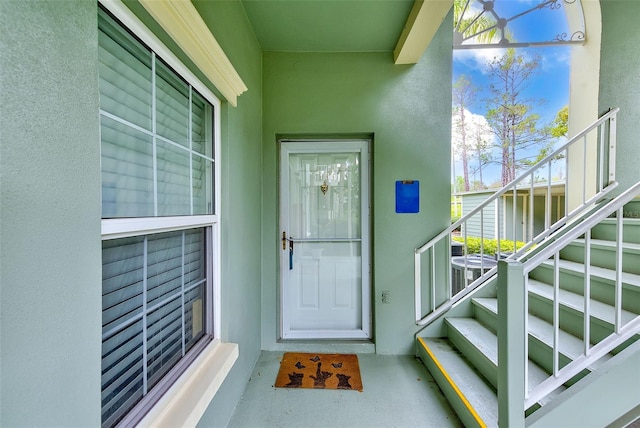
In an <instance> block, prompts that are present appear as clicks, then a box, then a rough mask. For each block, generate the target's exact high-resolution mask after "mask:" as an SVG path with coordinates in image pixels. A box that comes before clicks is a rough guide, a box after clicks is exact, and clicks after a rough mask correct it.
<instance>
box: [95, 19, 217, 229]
mask: <svg viewBox="0 0 640 428" xmlns="http://www.w3.org/2000/svg"><path fill="white" fill-rule="evenodd" d="M99 29H100V31H99V39H98V42H99V49H100V50H99V60H100V64H99V67H100V68H99V73H100V108H101V131H102V217H103V218H121V217H155V216H176V215H203V214H214V213H215V211H214V210H215V207H214V205H213V185H214V179H213V177H214V170H213V168H214V165H213V164H214V161H215V160H214V158H213V131H214V130H213V107H212V106H211V104H209V103H207V102H205V101H204V98H203V97H202V96H201V95H200V94H198V93H197V92H196V91H195V90H194V89H193V87H192V86H190V85H189V84H188V83H186V82H185V81H184V80H183V79H182V78H180V77H179V76H178V75H177V74H176V73H175V72H174V71H173V70H172V69H171V68H170V67H169V66H167V65H166V64H165V63H164V62H162V60H160V59H159V58H157V57H156V55H155V54H154V53H153V52H152V51H150V50H149V49H148V48H146V46H144V45H143V44H142V43H141V42H139V41H138V40H137V39H135V38H134V37H133V36H131V35H130V34H129V33H128V32H127V31H126V30H125V29H123V28H122V27H121V26H120V25H119V24H118V23H117V22H115V20H113V18H111V17H110V16H109V15H108V14H107V13H106V12H104V11H102V10H100V13H99Z"/></svg>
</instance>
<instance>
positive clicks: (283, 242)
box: [282, 231, 293, 270]
mask: <svg viewBox="0 0 640 428" xmlns="http://www.w3.org/2000/svg"><path fill="white" fill-rule="evenodd" d="M287 242H289V270H292V269H293V239H292V238H289V239H287V232H284V231H283V232H282V249H283V250H286V249H287Z"/></svg>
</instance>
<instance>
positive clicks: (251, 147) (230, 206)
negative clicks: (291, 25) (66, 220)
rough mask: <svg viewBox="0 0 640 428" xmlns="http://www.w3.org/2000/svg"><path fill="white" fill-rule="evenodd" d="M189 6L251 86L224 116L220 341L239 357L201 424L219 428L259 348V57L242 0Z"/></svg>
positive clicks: (231, 406)
mask: <svg viewBox="0 0 640 428" xmlns="http://www.w3.org/2000/svg"><path fill="white" fill-rule="evenodd" d="M193 3H194V5H195V6H196V8H197V9H198V10H199V11H200V13H201V15H202V16H203V18H204V20H205V22H207V24H208V25H209V26H210V28H211V32H212V33H213V35H214V36H215V38H216V40H217V41H218V43H219V44H220V45H221V46H222V49H223V50H224V52H225V54H226V55H227V57H228V58H229V60H230V61H231V63H232V64H233V66H234V68H235V69H236V71H237V72H238V74H240V77H242V80H243V81H244V83H245V84H246V85H247V87H248V88H249V90H248V91H247V92H245V93H244V94H242V95H241V96H240V97H239V98H238V106H237V107H231V106H229V105H228V104H226V103H225V109H224V110H223V115H222V140H223V141H222V144H223V145H222V222H223V228H222V320H223V321H222V338H223V340H224V341H229V342H234V343H238V344H239V347H240V356H239V358H238V361H236V363H235V365H234V368H233V370H232V371H231V373H230V375H229V377H227V379H226V380H225V382H224V384H223V385H222V388H221V389H220V390H219V391H218V393H217V394H216V397H215V398H214V400H213V402H212V403H211V405H210V406H209V409H208V410H207V412H206V413H205V414H204V415H203V417H202V419H201V420H200V424H199V426H207V427H209V426H221V427H222V426H226V424H227V422H228V420H229V418H230V417H231V414H232V412H233V410H234V409H235V406H236V403H237V402H238V400H239V399H240V396H241V395H242V393H243V392H244V388H245V386H246V384H247V381H248V380H249V376H250V375H251V372H252V370H253V366H254V365H255V362H256V360H257V359H258V356H259V355H260V350H261V346H260V282H261V276H260V275H261V268H260V266H261V255H260V237H261V227H262V226H261V208H262V155H261V151H262V53H261V51H260V47H259V45H258V43H257V41H256V39H255V36H254V34H253V30H252V29H251V27H250V25H249V22H248V20H247V18H246V15H245V13H244V9H243V7H242V4H241V3H240V2H238V1H215V2H211V1H207V0H198V1H193ZM205 3H206V9H205V8H203V7H202V6H203V5H204V4H205Z"/></svg>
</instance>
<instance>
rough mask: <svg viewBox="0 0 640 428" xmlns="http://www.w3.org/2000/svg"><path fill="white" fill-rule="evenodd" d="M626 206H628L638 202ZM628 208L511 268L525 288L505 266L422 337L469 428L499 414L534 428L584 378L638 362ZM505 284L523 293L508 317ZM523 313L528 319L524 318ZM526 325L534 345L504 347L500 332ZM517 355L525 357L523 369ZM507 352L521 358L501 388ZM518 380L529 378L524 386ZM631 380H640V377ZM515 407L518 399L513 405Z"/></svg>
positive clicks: (637, 243) (639, 272) (635, 247)
mask: <svg viewBox="0 0 640 428" xmlns="http://www.w3.org/2000/svg"><path fill="white" fill-rule="evenodd" d="M634 187H637V189H636V190H633V193H632V194H631V196H627V197H626V201H629V200H631V199H632V198H633V197H634V196H635V195H636V193H640V183H638V185H636V186H634ZM622 203H627V204H628V205H627V207H633V204H640V202H631V203H628V202H625V201H622V202H620V203H619V204H622ZM621 206H622V205H620V206H616V207H613V208H611V209H615V212H616V213H617V217H616V218H604V219H602V220H600V219H597V221H598V222H597V223H595V222H594V221H593V220H592V221H591V223H593V225H592V224H591V223H589V221H585V222H576V224H574V225H573V226H567V227H566V229H568V230H569V232H567V233H565V236H562V237H559V238H558V241H557V245H556V247H557V248H556V247H554V248H552V249H551V250H545V249H543V248H541V249H540V250H539V251H538V252H537V254H536V252H535V251H534V252H533V255H532V256H531V257H529V259H526V260H521V261H518V262H513V266H515V267H516V268H518V269H520V270H519V271H518V272H520V275H521V277H520V278H521V280H520V281H519V282H520V284H518V281H516V282H515V283H509V282H507V281H506V280H504V279H500V276H501V275H503V272H506V271H507V265H508V264H509V263H508V262H503V263H504V267H503V268H502V269H503V270H502V271H501V268H500V267H499V268H498V276H494V277H493V278H492V279H490V280H489V282H488V283H486V284H485V285H483V286H482V289H481V291H478V292H475V293H471V294H469V295H468V297H467V299H465V300H466V301H467V302H466V304H459V305H458V306H457V307H455V308H453V309H451V310H449V311H447V312H446V313H445V314H444V315H442V316H441V317H440V319H439V320H437V321H434V322H432V324H430V325H428V326H427V327H426V328H425V329H424V330H422V331H421V332H420V333H419V334H418V335H417V336H418V337H417V354H418V356H419V357H420V358H421V359H422V361H423V362H424V364H425V365H426V367H427V368H428V370H429V372H430V373H431V374H432V375H433V377H434V378H435V380H436V381H437V383H438V385H439V386H440V388H441V389H442V391H443V392H444V395H445V396H446V397H447V399H448V400H449V402H450V403H451V405H452V407H453V408H454V409H455V411H456V412H457V414H458V415H459V417H460V419H461V420H462V422H463V423H464V424H465V426H467V427H471V426H488V427H494V426H498V417H499V415H500V419H501V420H504V421H505V423H501V424H500V425H501V426H507V425H520V422H522V425H523V426H524V422H525V421H526V422H527V425H530V423H529V422H531V421H533V420H534V419H535V418H531V419H529V418H530V417H531V415H535V412H536V411H537V410H538V409H540V408H543V409H544V407H545V405H547V404H548V403H551V402H553V401H554V400H557V399H559V398H560V397H563V398H561V399H567V397H569V396H571V395H575V393H576V392H577V391H579V390H580V389H582V388H584V387H585V386H584V385H585V384H583V383H581V380H582V379H583V378H585V376H587V375H588V374H589V373H591V372H594V371H595V372H597V371H599V370H600V371H606V370H609V369H608V367H610V366H611V365H612V364H613V362H612V360H614V359H616V358H620V359H621V358H623V357H624V358H628V357H629V354H630V353H631V351H633V352H635V354H634V355H635V356H634V357H633V358H636V359H638V360H640V346H638V345H640V342H639V343H637V344H635V345H634V346H632V347H630V345H632V344H633V343H634V342H635V341H636V339H638V338H639V337H640V335H639V333H640V324H639V321H640V316H639V315H640V219H638V218H622V215H623V212H630V211H632V209H630V208H620V207H621ZM635 207H637V205H636V206H635ZM635 207H633V209H635ZM604 208H606V207H604ZM604 208H602V209H599V210H598V212H599V213H600V217H602V218H603V217H604V216H608V215H609V214H610V213H608V212H607V213H604V212H603V210H604ZM618 217H620V224H619V223H618ZM591 218H593V216H592V217H591ZM571 230H574V232H573V235H575V236H573V235H572V232H571ZM620 238H622V239H620ZM553 246H554V244H551V245H548V247H553ZM503 278H504V277H503ZM509 278H512V277H509ZM515 278H516V279H517V278H518V277H517V275H516V276H515ZM507 285H508V288H509V289H513V290H515V291H516V293H515V294H516V296H515V298H514V299H515V300H513V301H512V300H509V303H508V305H509V306H506V304H503V306H501V308H505V309H506V310H505V312H510V314H509V316H508V317H507V316H506V314H505V316H504V317H503V318H500V317H498V294H499V291H500V287H506V286H507ZM519 285H521V287H522V290H526V296H522V295H523V294H524V292H522V293H521V295H520V298H519V297H518V295H517V287H518V286H519ZM504 293H513V291H509V290H506V291H504ZM500 296H501V298H504V296H505V294H500ZM585 296H589V298H585ZM521 297H524V299H522V298H521ZM522 300H525V302H524V303H523V302H522ZM520 305H522V306H520ZM518 306H520V308H519V307H518ZM501 310H502V309H501ZM518 312H519V313H520V314H525V313H526V316H524V315H521V316H520V317H519V316H518ZM585 313H586V314H587V315H586V316H585ZM513 314H515V315H513ZM514 316H515V318H514ZM520 318H521V320H520ZM501 323H502V327H501ZM519 323H521V325H522V326H524V328H523V329H522V330H520V331H527V333H528V334H527V340H526V341H525V340H524V339H522V344H519V342H518V341H517V340H516V341H515V343H513V342H511V343H508V344H506V343H507V342H506V341H507V340H510V339H508V338H507V339H505V345H504V346H505V347H504V348H499V346H498V335H497V332H498V331H501V332H508V337H509V338H511V337H514V336H512V334H513V332H514V331H516V330H515V329H517V327H518V324H519ZM512 324H513V325H512ZM512 328H513V329H514V330H510V329H512ZM501 329H502V330H501ZM501 334H502V333H501ZM506 336H507V334H506V333H505V336H504V337H506ZM520 336H522V334H521V333H520ZM501 337H503V336H501ZM515 337H517V335H516V336H515ZM585 337H587V338H588V340H586V341H585V339H584V338H585ZM521 348H524V352H523V353H522V351H523V350H522V349H521ZM500 349H502V351H500ZM625 349H627V351H626V352H624V350H625ZM501 352H503V353H501ZM504 352H506V353H504ZM518 353H522V357H523V358H522V360H521V362H520V363H519V362H518V361H517V357H516V356H517V355H518ZM499 354H500V355H505V356H506V357H505V359H507V358H511V355H512V354H513V355H514V357H513V358H516V360H515V362H514V361H509V368H505V369H503V372H502V373H503V374H502V376H503V377H502V379H503V381H502V382H506V383H500V382H499V378H500V376H501V375H500V371H499V368H498V355H499ZM525 357H526V364H524V363H523V362H524V358H525ZM572 362H573V364H572ZM505 364H507V362H506V361H505ZM520 366H525V367H520ZM513 367H515V373H516V375H515V378H516V379H515V380H514V379H507V377H508V376H511V377H513V374H514V372H513ZM634 367H636V368H637V364H636V366H634ZM518 373H523V375H522V376H521V377H522V378H523V379H522V380H523V382H521V383H518V382H519V379H517V378H518ZM629 375H630V376H632V377H636V378H637V379H638V380H640V372H639V373H630V374H629ZM499 383H500V385H501V388H502V387H503V385H505V386H504V388H507V386H506V385H508V388H509V391H510V392H509V393H508V394H506V393H505V394H503V396H501V398H499V388H498V385H499ZM574 386H575V387H574ZM572 387H574V388H572ZM513 388H515V391H516V392H518V389H523V391H522V398H523V399H524V405H523V401H520V402H519V403H518V402H517V401H518V394H515V395H513V394H512V392H511V391H513ZM638 388H640V386H638ZM635 395H640V394H635ZM514 397H515V398H514ZM509 400H515V401H516V402H515V404H513V403H512V404H509V403H508V401H509ZM499 402H500V406H503V405H504V406H505V407H507V406H513V407H512V408H515V412H514V414H515V419H513V420H512V419H507V416H505V415H507V413H502V412H503V411H504V412H507V410H500V406H499ZM636 404H640V402H639V403H636ZM523 410H524V412H523ZM541 413H542V412H541ZM503 418H504V419H503ZM514 421H515V422H514ZM596 424H597V423H596Z"/></svg>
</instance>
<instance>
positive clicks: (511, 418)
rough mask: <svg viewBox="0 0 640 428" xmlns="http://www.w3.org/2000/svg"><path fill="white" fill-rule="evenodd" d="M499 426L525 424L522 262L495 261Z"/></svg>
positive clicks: (525, 359) (524, 303)
mask: <svg viewBox="0 0 640 428" xmlns="http://www.w3.org/2000/svg"><path fill="white" fill-rule="evenodd" d="M497 287H498V425H499V426H501V427H511V428H514V427H524V402H525V388H526V386H525V367H526V361H527V357H526V348H525V340H526V337H527V334H526V331H525V328H526V324H525V317H526V302H525V296H526V290H525V278H524V269H523V265H522V263H520V262H518V261H515V260H508V259H507V260H500V261H498V285H497Z"/></svg>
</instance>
